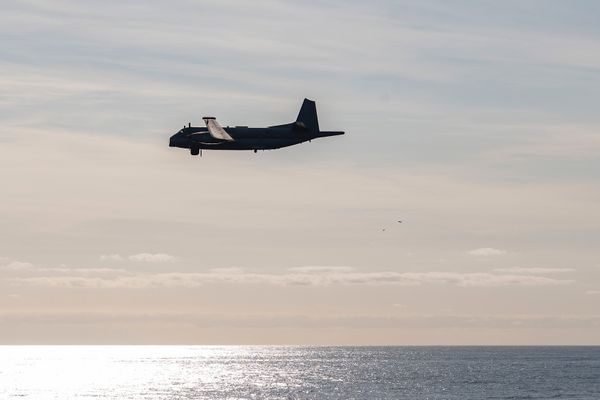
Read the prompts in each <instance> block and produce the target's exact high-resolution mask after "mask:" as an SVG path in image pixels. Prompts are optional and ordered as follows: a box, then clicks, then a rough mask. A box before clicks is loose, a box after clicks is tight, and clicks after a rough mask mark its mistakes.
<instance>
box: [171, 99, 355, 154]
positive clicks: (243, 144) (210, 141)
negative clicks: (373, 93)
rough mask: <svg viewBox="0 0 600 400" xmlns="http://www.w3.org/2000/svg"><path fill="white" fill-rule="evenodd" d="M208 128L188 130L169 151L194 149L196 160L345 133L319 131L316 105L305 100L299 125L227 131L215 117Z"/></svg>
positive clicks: (173, 138) (176, 137) (207, 121)
mask: <svg viewBox="0 0 600 400" xmlns="http://www.w3.org/2000/svg"><path fill="white" fill-rule="evenodd" d="M202 119H203V120H204V123H205V124H206V127H196V126H192V124H191V123H190V124H188V126H184V127H183V129H181V130H179V132H177V133H176V134H174V135H173V136H171V139H170V140H169V147H180V148H183V149H190V153H191V154H192V155H193V156H197V155H198V154H200V155H202V149H207V150H253V151H254V152H255V153H256V152H257V151H258V150H272V149H279V148H281V147H287V146H292V145H295V144H299V143H302V142H306V141H308V142H310V141H311V140H313V139H317V138H321V137H327V136H337V135H343V134H344V132H342V131H322V130H320V129H319V120H318V118H317V107H316V105H315V102H314V101H312V100H309V99H304V102H303V103H302V108H300V113H299V114H298V118H296V121H294V122H292V123H289V124H284V125H275V126H269V127H267V128H249V127H247V126H235V127H229V126H227V127H225V128H223V127H222V126H221V125H219V123H218V122H217V120H216V119H215V117H204V118H202Z"/></svg>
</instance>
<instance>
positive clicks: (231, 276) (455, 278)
mask: <svg viewBox="0 0 600 400" xmlns="http://www.w3.org/2000/svg"><path fill="white" fill-rule="evenodd" d="M11 282H12V283H13V284H14V285H39V286H50V287H90V288H149V287H197V286H202V285H206V284H213V283H228V284H268V285H279V286H331V285H397V286H418V285H426V284H442V285H454V286H460V287H502V286H556V285H566V284H570V283H572V282H573V280H565V279H554V278H548V277H543V276H536V275H515V274H513V275H505V274H490V273H458V272H394V271H381V272H362V271H356V270H354V269H350V268H348V269H347V268H338V267H330V268H325V269H319V270H314V269H310V268H309V270H308V272H288V273H283V274H277V273H255V272H246V271H244V270H239V269H235V270H227V269H224V270H211V271H209V272H203V273H199V272H169V273H156V274H150V273H147V274H127V275H120V276H115V277H111V278H101V277H85V276H35V277H23V278H21V277H19V278H12V279H11Z"/></svg>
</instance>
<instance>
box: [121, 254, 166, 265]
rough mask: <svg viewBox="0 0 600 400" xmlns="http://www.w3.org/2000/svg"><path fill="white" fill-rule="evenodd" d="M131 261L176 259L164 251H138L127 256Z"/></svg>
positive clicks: (156, 261) (161, 261)
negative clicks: (138, 252)
mask: <svg viewBox="0 0 600 400" xmlns="http://www.w3.org/2000/svg"><path fill="white" fill-rule="evenodd" d="M127 258H128V259H129V260H131V261H136V262H146V263H171V262H175V261H177V257H175V256H172V255H170V254H166V253H154V254H152V253H140V254H132V255H130V256H129V257H127Z"/></svg>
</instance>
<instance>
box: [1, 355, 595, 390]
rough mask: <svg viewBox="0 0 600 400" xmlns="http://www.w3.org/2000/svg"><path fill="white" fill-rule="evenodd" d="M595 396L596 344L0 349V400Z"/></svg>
mask: <svg viewBox="0 0 600 400" xmlns="http://www.w3.org/2000/svg"><path fill="white" fill-rule="evenodd" d="M13 398H20V399H22V398H30V399H61V400H63V399H153V400H154V399H600V347H304V346H0V399H13Z"/></svg>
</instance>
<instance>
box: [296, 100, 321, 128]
mask: <svg viewBox="0 0 600 400" xmlns="http://www.w3.org/2000/svg"><path fill="white" fill-rule="evenodd" d="M294 126H295V127H297V128H300V129H303V130H308V131H310V132H313V133H318V132H319V119H318V118H317V106H316V104H315V102H314V101H312V100H309V99H304V102H303V103H302V108H300V112H299V113H298V118H296V122H294Z"/></svg>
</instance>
